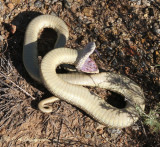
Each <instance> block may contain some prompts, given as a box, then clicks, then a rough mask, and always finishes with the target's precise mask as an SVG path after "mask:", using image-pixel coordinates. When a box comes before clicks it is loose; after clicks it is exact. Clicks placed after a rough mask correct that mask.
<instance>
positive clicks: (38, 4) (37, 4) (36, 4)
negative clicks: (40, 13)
mask: <svg viewBox="0 0 160 147" xmlns="http://www.w3.org/2000/svg"><path fill="white" fill-rule="evenodd" d="M34 6H35V7H37V8H41V7H42V2H41V1H36V2H35V3H34Z"/></svg>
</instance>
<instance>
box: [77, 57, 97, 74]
mask: <svg viewBox="0 0 160 147" xmlns="http://www.w3.org/2000/svg"><path fill="white" fill-rule="evenodd" d="M80 70H81V71H82V72H86V73H92V72H95V71H97V70H98V67H97V65H96V63H95V62H94V61H93V60H92V59H91V58H87V60H86V61H85V62H84V64H83V66H82V67H81V69H80Z"/></svg>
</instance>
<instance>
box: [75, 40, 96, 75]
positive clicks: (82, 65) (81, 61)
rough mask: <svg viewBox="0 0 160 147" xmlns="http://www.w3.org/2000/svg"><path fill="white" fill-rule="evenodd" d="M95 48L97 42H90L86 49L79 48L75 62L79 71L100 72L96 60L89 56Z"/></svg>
mask: <svg viewBox="0 0 160 147" xmlns="http://www.w3.org/2000/svg"><path fill="white" fill-rule="evenodd" d="M95 48H96V45H95V43H94V42H89V43H88V44H87V45H86V46H85V47H84V49H82V50H78V57H77V60H76V62H75V66H76V69H77V70H78V71H79V72H85V73H99V69H98V67H97V64H96V63H95V61H94V60H92V59H91V58H89V56H90V55H91V54H92V53H93V52H94V50H95Z"/></svg>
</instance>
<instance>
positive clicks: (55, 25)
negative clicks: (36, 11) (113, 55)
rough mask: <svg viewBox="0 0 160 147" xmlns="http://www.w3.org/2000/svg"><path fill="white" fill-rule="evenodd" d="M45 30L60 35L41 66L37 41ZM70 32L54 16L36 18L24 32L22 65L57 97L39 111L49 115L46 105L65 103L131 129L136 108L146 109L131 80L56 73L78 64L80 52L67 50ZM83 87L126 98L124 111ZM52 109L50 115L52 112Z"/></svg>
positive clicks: (106, 75) (106, 122) (104, 74)
mask: <svg viewBox="0 0 160 147" xmlns="http://www.w3.org/2000/svg"><path fill="white" fill-rule="evenodd" d="M44 28H52V29H54V30H55V31H56V32H57V35H58V37H57V41H56V43H55V46H54V49H53V50H51V51H50V52H49V53H47V54H46V55H45V56H44V58H43V59H42V62H41V64H40V65H39V63H38V50H37V38H38V34H39V32H40V31H41V30H42V29H44ZM68 36H69V32H68V28H67V25H66V24H65V23H64V22H63V20H61V19H60V18H58V17H57V16H52V15H40V16H38V17H36V18H34V19H33V20H32V21H31V22H30V23H29V25H28V27H27V29H26V32H25V39H24V47H23V62H24V66H25V68H26V70H27V72H28V73H29V75H30V76H31V77H32V78H33V79H35V80H36V81H38V82H40V83H43V84H44V85H45V87H46V88H47V89H48V90H49V91H50V92H51V93H52V94H54V95H55V96H56V97H51V98H48V99H44V100H42V101H41V102H40V103H39V109H40V110H41V111H43V112H47V110H49V107H48V109H47V107H46V108H45V106H46V104H47V103H50V102H54V101H56V100H59V99H61V100H64V101H66V102H68V103H70V104H72V105H74V106H76V107H78V108H80V109H82V110H83V111H85V112H86V113H87V114H89V115H90V116H91V117H92V118H94V119H95V120H97V121H98V122H100V123H102V124H104V125H106V126H110V127H116V128H124V127H128V126H131V125H132V124H133V123H135V122H136V121H137V120H138V117H139V115H138V112H137V110H136V106H139V107H140V108H141V109H142V110H144V108H145V98H144V94H143V91H142V89H141V88H140V87H139V86H138V85H137V84H136V83H135V82H134V81H132V80H131V79H129V78H127V77H126V76H123V75H120V74H114V73H111V72H102V73H97V74H85V73H70V74H57V73H56V68H57V66H59V65H61V64H73V65H74V64H75V62H76V59H77V56H78V51H77V50H74V49H70V48H65V47H64V46H65V43H66V41H67V39H68ZM83 86H93V87H100V88H105V89H107V90H110V91H113V92H116V93H118V94H120V95H122V96H124V97H125V99H126V106H125V107H124V108H121V109H120V108H116V107H114V106H112V105H110V104H109V103H107V102H106V101H105V100H104V99H102V98H100V97H99V96H97V95H95V94H93V93H91V92H90V91H89V90H88V89H87V88H85V87H83ZM50 111H51V110H49V111H48V112H50Z"/></svg>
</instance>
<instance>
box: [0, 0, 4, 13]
mask: <svg viewBox="0 0 160 147" xmlns="http://www.w3.org/2000/svg"><path fill="white" fill-rule="evenodd" d="M3 9H4V5H3V3H2V2H1V1H0V11H2V10H3Z"/></svg>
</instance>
